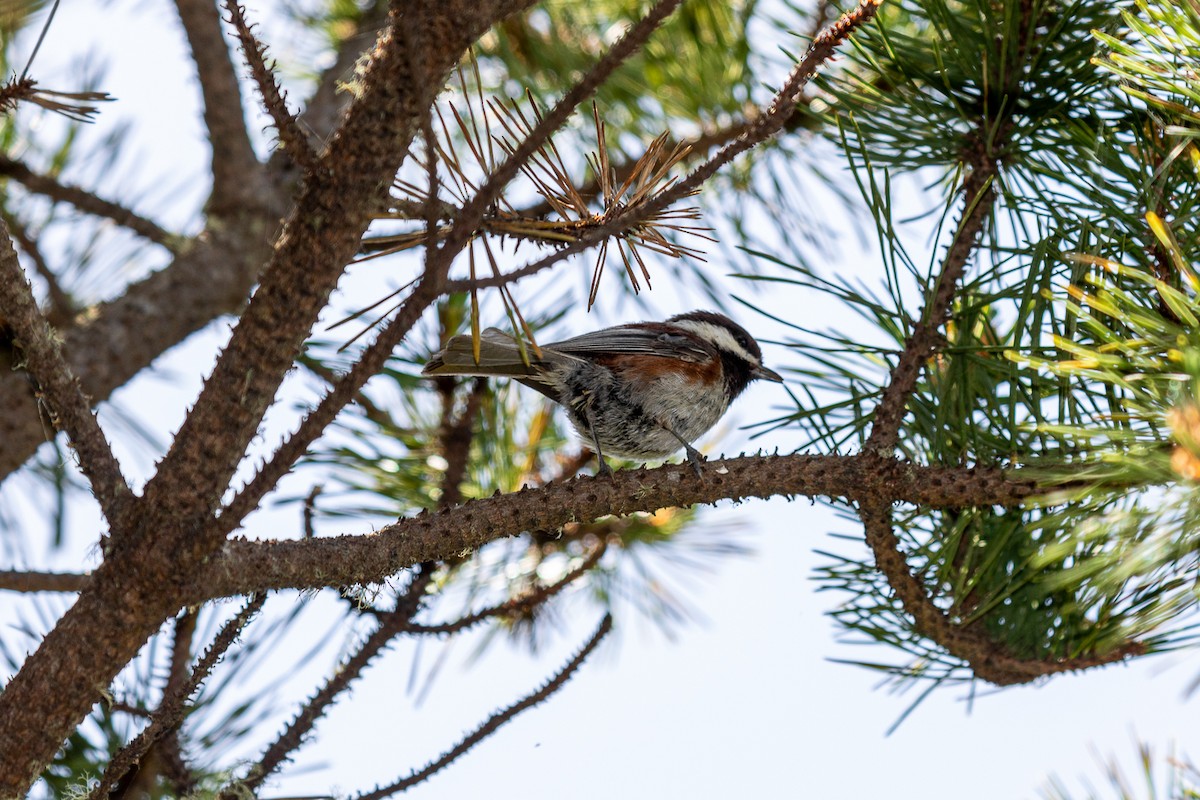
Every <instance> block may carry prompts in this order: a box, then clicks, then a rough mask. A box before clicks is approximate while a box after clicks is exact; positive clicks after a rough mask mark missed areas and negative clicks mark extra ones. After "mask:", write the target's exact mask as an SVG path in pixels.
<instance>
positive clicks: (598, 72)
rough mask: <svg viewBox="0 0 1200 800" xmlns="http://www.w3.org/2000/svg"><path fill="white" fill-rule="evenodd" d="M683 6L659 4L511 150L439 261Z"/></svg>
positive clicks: (673, 1)
mask: <svg viewBox="0 0 1200 800" xmlns="http://www.w3.org/2000/svg"><path fill="white" fill-rule="evenodd" d="M682 2H683V0H658V2H656V3H655V4H654V7H653V8H652V9H650V12H649V13H647V14H646V16H644V17H642V18H641V19H640V20H638V22H637V23H635V24H634V25H632V26H631V27H630V28H629V30H627V31H626V32H625V34H624V35H623V36H622V37H621V38H620V39H619V40H618V41H617V42H616V44H614V45H613V46H612V47H611V48H610V49H609V50H608V52H607V53H605V54H604V56H603V57H602V58H601V59H600V60H599V61H597V62H596V63H595V64H594V65H592V67H591V69H589V70H588V71H587V72H586V73H585V74H584V75H583V77H581V78H580V79H579V80H578V81H577V82H576V83H575V84H574V85H573V86H572V87H571V88H570V90H568V91H567V93H566V94H565V95H563V96H562V98H561V99H560V100H559V101H558V102H557V103H555V104H554V107H553V108H551V109H550V110H549V111H547V112H546V114H545V115H544V116H542V117H541V118H540V119H539V120H538V122H537V124H536V125H534V126H533V127H532V129H531V130H530V131H529V134H528V135H527V136H526V137H525V138H524V139H522V140H521V142H520V143H519V144H518V145H517V146H516V147H514V148H513V149H512V151H511V153H510V154H509V156H508V158H506V159H505V160H504V163H502V164H501V165H500V166H498V167H497V168H496V169H495V170H494V171H493V172H492V174H491V175H489V176H488V179H487V181H486V182H485V183H484V184H483V186H482V187H480V189H479V191H478V192H476V193H475V196H474V197H472V198H471V200H470V201H469V202H468V203H467V204H466V205H464V206H463V208H462V211H461V213H460V214H459V215H458V217H457V218H456V219H455V220H454V224H453V225H452V226H451V228H450V231H449V232H448V233H447V234H446V237H445V239H444V240H443V241H442V245H441V247H440V248H439V250H438V252H439V254H440V258H441V260H447V259H450V258H453V257H454V256H455V255H457V253H458V252H459V251H460V250H461V249H462V248H463V247H464V246H465V245H466V243H467V242H468V241H469V240H470V238H471V236H473V235H474V232H475V230H476V229H477V228H478V227H479V223H480V222H481V221H482V220H483V218H484V217H485V216H486V214H487V211H488V209H489V208H490V207H491V206H492V204H493V203H494V202H495V201H496V199H497V198H498V197H499V196H500V193H501V192H502V191H503V190H504V187H505V186H507V185H508V183H509V181H511V180H512V179H513V178H514V177H516V175H517V173H518V172H520V170H521V169H522V167H524V166H525V164H526V163H527V162H528V161H529V159H530V158H531V157H532V156H533V155H534V154H535V153H537V151H538V150H539V149H540V148H541V147H542V146H543V145H544V144H545V143H546V140H547V139H548V138H549V137H550V135H551V134H553V133H554V131H556V130H558V129H559V128H560V127H561V126H562V125H563V123H565V122H566V121H567V119H568V118H569V117H570V116H571V114H573V113H574V111H575V109H576V108H577V107H578V106H579V104H580V103H582V102H583V101H584V100H586V99H587V98H588V97H590V96H591V95H592V94H593V93H594V92H595V91H596V89H597V88H599V87H600V85H601V84H603V83H604V81H606V80H608V78H609V76H610V75H612V73H613V72H614V71H615V70H616V69H617V67H619V66H620V65H621V64H623V63H625V61H626V60H628V59H629V58H630V56H632V55H633V54H634V53H637V52H638V51H639V50H641V49H642V47H643V46H644V45H645V43H646V41H647V40H648V39H649V38H650V35H651V34H652V33H654V31H655V30H657V29H658V27H659V26H660V25H662V23H663V22H664V21H665V20H666V18H667V17H669V16H670V15H671V14H672V13H674V11H675V9H676V8H678V7H679V5H680V3H682Z"/></svg>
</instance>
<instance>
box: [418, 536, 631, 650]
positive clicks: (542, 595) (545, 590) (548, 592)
mask: <svg viewBox="0 0 1200 800" xmlns="http://www.w3.org/2000/svg"><path fill="white" fill-rule="evenodd" d="M607 550H608V546H607V545H606V544H605V543H604V542H601V543H600V544H598V545H596V546H595V547H593V548H592V550H591V552H590V553H588V554H587V555H586V556H585V557H584V558H583V560H582V561H580V562H579V563H578V564H576V565H575V566H574V567H573V568H572V569H571V570H570V571H569V572H567V573H566V574H565V575H563V576H562V577H561V578H559V579H558V580H556V581H554V582H553V583H548V584H544V585H541V586H535V587H534V588H532V589H530V590H529V591H527V592H525V593H524V594H521V595H519V596H517V597H514V598H512V599H510V600H506V601H505V602H503V603H499V604H497V605H494V606H491V607H490V608H485V609H482V610H480V611H476V612H475V613H473V614H468V615H466V616H464V617H461V618H459V619H456V620H454V621H453V622H444V623H440V624H438V623H429V624H424V623H418V622H412V623H409V624H408V626H407V627H405V629H404V632H405V633H420V634H432V635H437V636H445V635H448V634H452V633H460V632H462V631H465V630H467V629H468V628H473V627H475V626H476V625H478V624H479V623H481V622H486V621H487V620H489V619H494V618H499V619H503V618H505V617H515V616H517V615H520V614H527V613H529V612H530V611H532V610H533V609H535V608H537V607H538V606H540V605H543V604H544V603H546V601H548V600H550V599H551V598H553V597H554V596H555V595H557V594H559V593H560V592H561V591H562V590H563V589H566V588H567V587H568V586H570V585H571V584H572V583H574V582H575V581H577V580H579V579H580V578H582V577H583V576H584V575H586V574H587V573H588V571H589V570H591V569H592V567H594V566H596V565H597V564H598V563H600V559H601V558H603V557H604V553H605V552H606V551H607Z"/></svg>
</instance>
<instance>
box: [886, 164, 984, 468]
mask: <svg viewBox="0 0 1200 800" xmlns="http://www.w3.org/2000/svg"><path fill="white" fill-rule="evenodd" d="M998 171H999V164H998V163H997V162H996V160H994V159H992V158H987V157H982V158H980V160H979V161H978V162H977V163H975V164H973V165H972V169H971V172H970V174H969V175H968V176H967V179H966V182H965V183H964V184H963V200H964V204H965V211H964V212H963V219H962V222H961V223H959V226H958V230H957V231H956V232H955V234H954V240H953V242H951V244H950V247H949V249H948V250H947V251H946V257H945V258H944V259H943V260H942V267H941V273H940V274H939V275H938V281H937V286H936V288H935V289H934V293H933V295H932V296H931V298H930V300H929V303H928V305H927V306H926V307H925V310H924V313H923V314H922V317H921V321H920V322H918V323H917V325H916V326H915V327H914V328H913V331H912V333H911V334H910V335H909V336H908V338H907V339H906V340H905V342H904V351H903V352H902V353H901V354H900V357H899V358H898V359H897V361H896V366H895V367H893V368H892V371H891V374H890V376H889V380H888V385H887V387H886V388H885V389H884V390H883V396H882V397H881V398H880V400H879V404H878V405H877V406H876V407H875V414H874V420H873V422H872V424H871V433H870V434H869V435H868V436H867V442H866V444H865V445H864V448H863V449H864V450H865V451H866V452H868V453H875V454H878V455H880V456H887V455H889V454H890V453H891V451H892V450H894V449H895V447H896V444H897V442H899V440H900V428H901V426H902V424H903V422H904V414H905V408H906V407H907V405H908V401H909V398H911V397H912V393H913V392H914V391H915V390H916V386H917V379H918V378H919V377H920V375H921V370H922V369H923V368H924V366H925V363H926V362H927V361H928V360H929V359H930V357H932V356H933V354H934V352H936V351H937V349H938V348H939V347H940V346H941V345H942V343H943V339H942V335H941V333H940V332H939V331H940V330H941V328H942V326H943V325H945V324H946V321H947V320H948V319H949V318H950V308H951V304H952V303H953V302H954V296H955V293H956V292H957V289H958V281H959V279H960V278H961V277H962V274H963V271H964V270H965V269H966V265H967V261H968V260H970V258H971V255H972V254H973V253H974V252H975V249H976V248H977V247H978V244H979V238H980V236H981V235H982V233H983V228H984V225H985V224H986V223H987V220H988V219H989V218H990V217H991V214H992V209H993V205H994V201H995V195H996V190H995V183H994V182H995V180H996V178H997V177H998Z"/></svg>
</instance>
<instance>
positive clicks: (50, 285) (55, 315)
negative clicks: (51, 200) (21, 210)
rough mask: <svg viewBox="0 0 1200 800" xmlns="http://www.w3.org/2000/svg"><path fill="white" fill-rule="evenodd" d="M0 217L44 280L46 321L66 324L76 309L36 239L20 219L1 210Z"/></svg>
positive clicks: (54, 324) (56, 326)
mask: <svg viewBox="0 0 1200 800" xmlns="http://www.w3.org/2000/svg"><path fill="white" fill-rule="evenodd" d="M0 217H3V219H4V222H5V224H6V225H8V230H9V232H10V233H12V237H13V240H14V241H16V243H17V246H18V247H20V248H21V249H22V250H24V251H25V255H27V256H29V260H30V261H32V262H33V269H34V271H35V272H37V274H38V277H39V278H41V279H42V280H43V281H45V282H46V294H47V295H48V297H49V300H50V310H49V311H48V312H47V313H46V321H47V322H49V323H50V324H51V325H52V326H53V327H55V328H58V327H62V326H63V325H66V324H67V323H68V322H70V321H71V319H72V318H73V317H74V316H75V311H76V308H75V304H74V303H73V302H72V301H71V297H70V295H68V294H67V293H66V292H64V291H63V289H62V286H60V285H59V283H58V277H57V276H56V275H55V274H54V272H53V270H51V269H50V265H49V264H47V263H46V259H45V258H44V257H43V256H42V251H41V248H39V247H38V243H37V241H36V240H35V239H34V238H33V237H32V236H30V235H29V231H28V229H26V227H25V226H24V225H23V224H21V222H20V220H18V219H17V218H16V217H14V216H13V215H11V214H9V213H8V212H7V211H3V210H0Z"/></svg>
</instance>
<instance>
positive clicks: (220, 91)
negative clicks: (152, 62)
mask: <svg viewBox="0 0 1200 800" xmlns="http://www.w3.org/2000/svg"><path fill="white" fill-rule="evenodd" d="M175 7H176V9H178V11H179V19H180V21H181V22H182V23H183V30H184V32H185V33H186V34H187V38H188V44H189V45H190V46H191V49H192V60H193V61H195V63H196V76H197V77H198V78H199V79H200V90H201V92H202V93H203V95H204V124H205V126H206V127H207V128H208V138H209V140H210V141H211V142H212V176H213V188H212V196H211V197H210V198H209V204H208V209H209V213H212V214H217V215H218V216H221V215H224V214H227V213H236V212H237V210H238V208H239V206H240V205H241V204H243V203H247V204H253V203H259V202H261V200H259V199H257V198H256V197H255V195H258V194H261V192H260V189H261V188H262V184H263V183H264V182H263V181H262V180H261V179H262V178H263V177H264V172H263V169H262V166H261V165H260V164H259V163H258V159H257V157H255V155H254V147H253V146H252V145H251V143H250V134H249V132H248V131H247V130H246V117H245V111H244V109H243V107H242V92H241V88H240V86H239V85H238V76H237V70H235V69H234V66H233V59H232V58H231V57H230V53H229V45H228V43H227V42H226V40H225V32H224V31H223V30H222V29H221V15H220V13H219V12H218V11H217V6H216V4H215V3H214V2H212V0H175Z"/></svg>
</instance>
